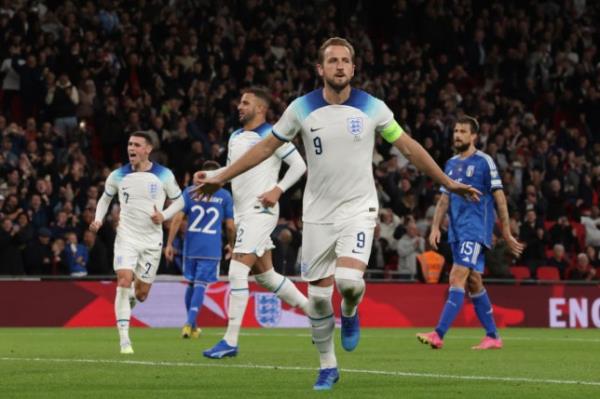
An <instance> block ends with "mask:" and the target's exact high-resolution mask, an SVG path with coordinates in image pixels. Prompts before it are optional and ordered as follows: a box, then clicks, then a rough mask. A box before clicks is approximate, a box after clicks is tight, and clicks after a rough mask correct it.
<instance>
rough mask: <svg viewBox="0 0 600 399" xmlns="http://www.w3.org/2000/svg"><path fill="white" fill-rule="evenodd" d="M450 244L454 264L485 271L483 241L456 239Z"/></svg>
mask: <svg viewBox="0 0 600 399" xmlns="http://www.w3.org/2000/svg"><path fill="white" fill-rule="evenodd" d="M450 245H451V247H452V258H453V260H454V264H456V265H460V266H464V267H468V268H469V269H473V270H475V271H476V272H479V273H483V267H484V265H485V255H484V250H485V247H484V246H483V245H482V244H481V243H479V242H477V241H455V242H453V243H451V244H450Z"/></svg>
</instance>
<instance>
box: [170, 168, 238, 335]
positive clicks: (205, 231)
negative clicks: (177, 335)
mask: <svg viewBox="0 0 600 399" xmlns="http://www.w3.org/2000/svg"><path fill="white" fill-rule="evenodd" d="M218 168H219V164H218V163H216V162H214V161H207V162H205V163H204V167H203V170H205V171H208V170H216V169H218ZM192 189H193V186H190V187H188V188H187V189H186V190H185V191H184V192H183V200H184V203H185V205H184V206H183V210H182V211H181V212H179V213H178V214H177V215H175V217H174V218H173V221H172V222H171V226H170V228H169V237H168V239H167V246H166V248H165V256H166V257H167V259H169V260H172V259H173V255H174V251H173V241H174V239H175V236H176V235H177V231H179V227H180V225H181V223H182V222H183V218H184V216H187V228H186V232H185V238H184V243H183V276H184V278H185V279H186V280H187V282H188V287H187V289H186V292H185V308H186V310H187V321H186V323H185V324H184V326H183V329H182V331H181V336H182V337H183V338H190V337H192V338H197V337H198V336H199V335H200V332H201V330H200V329H199V328H198V327H197V326H196V319H197V317H198V312H199V311H200V309H201V308H202V304H203V302H204V294H205V292H206V289H207V287H208V285H209V284H210V283H214V282H215V281H217V280H218V274H219V264H220V262H221V253H222V247H223V245H222V226H223V224H224V225H225V231H226V234H227V241H228V244H227V246H226V248H227V252H228V253H229V254H231V248H232V246H233V242H234V240H235V224H234V222H233V200H232V198H231V194H230V193H229V191H227V190H225V189H220V190H218V191H217V192H216V193H214V194H213V195H212V196H210V197H203V198H194V197H193V195H192V194H193V191H192Z"/></svg>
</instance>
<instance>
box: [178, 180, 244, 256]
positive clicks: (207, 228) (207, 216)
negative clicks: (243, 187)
mask: <svg viewBox="0 0 600 399" xmlns="http://www.w3.org/2000/svg"><path fill="white" fill-rule="evenodd" d="M183 200H184V202H185V206H184V208H183V212H184V213H185V214H186V216H187V218H188V225H187V230H186V232H185V240H184V244H183V256H184V257H185V258H204V259H216V260H219V259H221V249H222V234H223V221H224V220H226V219H233V200H232V199H231V194H230V193H229V191H227V190H225V189H220V190H219V191H217V192H216V193H214V194H213V195H212V196H211V197H210V198H202V199H201V200H196V199H194V198H192V187H188V188H186V189H185V191H184V192H183Z"/></svg>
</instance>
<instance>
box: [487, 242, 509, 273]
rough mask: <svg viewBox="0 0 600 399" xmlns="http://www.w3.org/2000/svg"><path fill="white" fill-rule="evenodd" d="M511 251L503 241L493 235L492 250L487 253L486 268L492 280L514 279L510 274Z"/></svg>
mask: <svg viewBox="0 0 600 399" xmlns="http://www.w3.org/2000/svg"><path fill="white" fill-rule="evenodd" d="M510 255H511V254H510V250H509V248H508V245H506V242H505V241H504V240H503V239H498V235H497V234H496V232H494V233H493V234H492V248H491V249H489V250H487V251H486V253H485V267H486V268H487V271H488V275H489V277H490V278H512V274H511V273H510Z"/></svg>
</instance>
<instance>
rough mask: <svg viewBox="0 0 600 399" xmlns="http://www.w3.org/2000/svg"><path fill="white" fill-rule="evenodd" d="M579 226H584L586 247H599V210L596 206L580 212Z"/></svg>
mask: <svg viewBox="0 0 600 399" xmlns="http://www.w3.org/2000/svg"><path fill="white" fill-rule="evenodd" d="M581 224H583V225H584V226H585V243H586V245H591V246H594V247H600V210H599V209H598V207H597V206H593V207H592V209H591V210H589V209H586V210H584V211H582V214H581Z"/></svg>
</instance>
